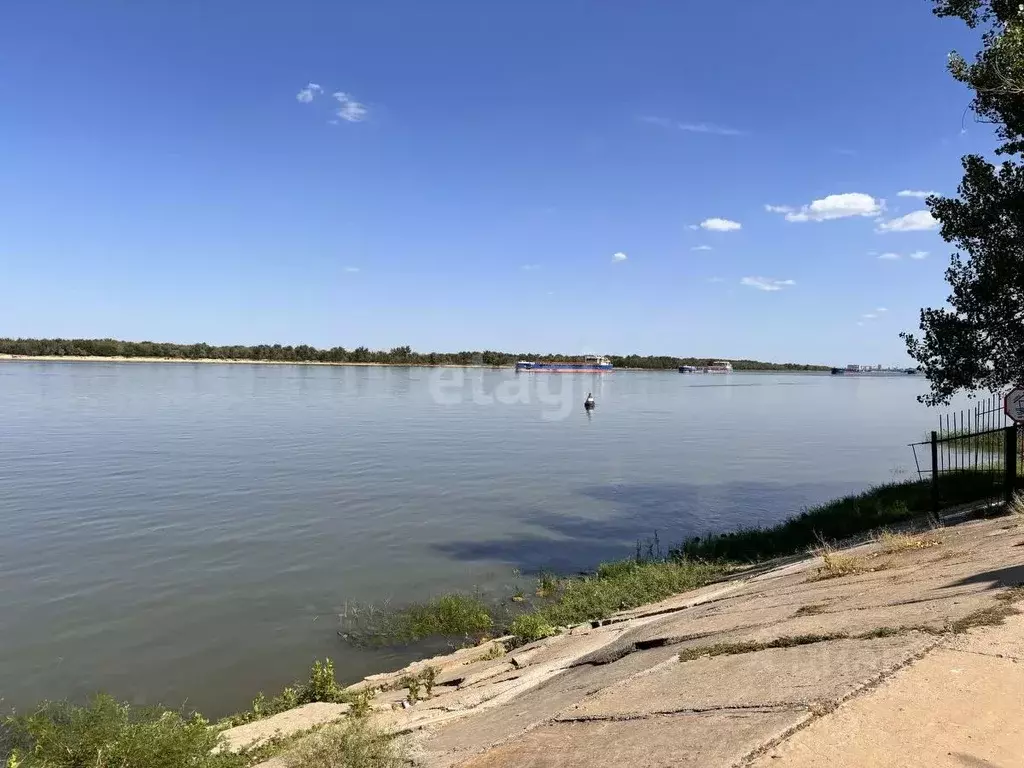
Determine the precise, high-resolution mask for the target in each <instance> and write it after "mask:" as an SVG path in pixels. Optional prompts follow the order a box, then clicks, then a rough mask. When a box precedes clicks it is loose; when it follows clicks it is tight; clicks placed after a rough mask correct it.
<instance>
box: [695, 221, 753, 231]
mask: <svg viewBox="0 0 1024 768" xmlns="http://www.w3.org/2000/svg"><path fill="white" fill-rule="evenodd" d="M700 227H701V229H707V230H709V231H711V232H735V231H736V230H737V229H742V228H743V225H742V224H740V223H739V222H738V221H731V220H730V219H719V218H711V219H704V221H702V222H701V223H700Z"/></svg>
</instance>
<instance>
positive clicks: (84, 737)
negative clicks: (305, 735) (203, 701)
mask: <svg viewBox="0 0 1024 768" xmlns="http://www.w3.org/2000/svg"><path fill="white" fill-rule="evenodd" d="M3 730H4V736H5V738H4V742H5V744H4V745H0V760H3V761H4V765H6V766H8V767H9V768H126V767H128V768H181V767H182V766H190V768H238V767H240V766H242V765H243V758H241V757H239V756H238V755H232V754H228V753H216V754H214V753H213V751H212V750H213V749H214V748H215V747H216V746H217V743H218V740H219V736H218V734H217V733H216V731H214V730H212V729H210V727H209V723H207V721H206V720H204V719H203V718H202V717H201V716H200V715H198V714H195V715H190V716H187V715H183V714H180V713H178V712H172V711H168V710H165V709H160V708H140V707H131V706H129V705H128V704H123V703H121V702H119V701H117V700H115V699H114V698H113V697H111V696H107V695H98V696H95V697H94V698H92V699H91V700H90V701H89V702H88V703H87V704H86V705H85V706H75V705H73V704H69V703H66V702H62V703H49V702H48V703H45V704H43V705H42V706H40V707H39V708H38V709H37V710H36V711H35V712H33V713H32V714H29V715H23V716H18V717H10V718H8V719H7V720H6V722H5V724H4V728H3Z"/></svg>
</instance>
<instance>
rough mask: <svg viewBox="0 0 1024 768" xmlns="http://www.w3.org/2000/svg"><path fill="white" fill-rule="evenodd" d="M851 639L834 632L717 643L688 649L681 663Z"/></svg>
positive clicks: (683, 652)
mask: <svg viewBox="0 0 1024 768" xmlns="http://www.w3.org/2000/svg"><path fill="white" fill-rule="evenodd" d="M848 638H849V635H847V634H846V633H845V632H833V633H829V634H825V635H814V634H811V635H794V636H792V637H778V638H776V639H774V640H769V641H768V642H764V643H757V642H741V643H715V644H713V645H701V646H696V647H694V648H687V649H686V650H685V651H682V652H681V653H680V654H679V660H680V661H696V660H697V659H702V658H704V657H713V656H735V655H738V654H741V653H757V652H758V651H767V650H770V649H772V648H795V647H797V646H800V645H813V644H815V643H826V642H828V641H830V640H846V639H848Z"/></svg>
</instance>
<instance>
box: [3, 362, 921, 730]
mask: <svg viewBox="0 0 1024 768" xmlns="http://www.w3.org/2000/svg"><path fill="white" fill-rule="evenodd" d="M924 388H925V382H924V381H923V380H922V379H919V378H917V377H906V378H876V379H870V378H844V377H831V376H827V375H826V376H820V375H767V374H733V375H731V376H704V375H696V376H692V375H691V376H683V375H679V374H677V373H670V372H665V373H662V372H657V373H636V372H628V371H618V372H615V373H613V374H610V375H605V376H594V375H580V376H552V375H543V374H537V375H522V376H520V377H519V378H516V375H515V374H514V373H511V372H508V371H491V370H463V369H445V370H431V369H422V368H412V369H406V368H373V367H367V368H354V367H348V368H340V367H319V366H276V365H275V366H270V365H208V364H196V365H193V364H183V363H182V364H142V363H130V364H118V363H88V362H75V363H31V362H7V363H0V697H2V698H3V701H2V702H0V707H2V708H9V707H10V706H18V707H25V706H28V705H30V704H31V703H33V702H34V701H36V700H37V699H39V698H44V697H46V698H60V697H65V696H81V695H83V694H85V693H88V692H91V691H94V690H99V689H102V690H108V691H111V692H113V693H115V694H116V695H118V696H120V697H122V698H125V699H128V700H133V701H137V702H140V703H141V702H146V703H154V702H158V701H159V702H162V703H165V704H172V705H178V704H180V703H182V701H184V700H186V699H187V702H188V704H190V705H192V706H196V707H199V708H201V709H203V710H204V711H206V712H208V713H209V714H212V715H219V714H223V713H225V712H227V711H232V710H235V709H238V708H241V707H242V706H244V705H245V703H246V701H247V700H248V699H249V698H251V696H252V695H253V694H254V693H255V692H256V691H258V690H260V689H264V690H267V691H272V690H274V689H277V688H279V687H281V686H282V685H283V684H285V683H287V682H288V681H289V680H291V679H293V678H295V677H296V676H299V675H302V674H304V672H305V670H306V668H307V667H308V664H309V662H310V661H311V660H312V658H313V657H315V656H318V655H319V656H321V657H322V656H324V655H328V654H329V655H331V656H332V657H333V658H334V659H335V663H336V666H337V668H338V671H339V677H343V678H346V679H355V678H358V677H361V676H363V675H364V674H368V673H370V672H373V671H379V668H380V667H381V666H384V665H387V664H390V663H396V662H397V661H398V660H399V659H398V658H397V657H394V656H392V655H391V654H393V653H394V652H388V653H385V652H379V651H378V652H371V651H365V650H354V649H352V648H350V647H348V646H346V645H344V644H342V643H341V641H339V639H338V638H337V637H336V629H337V616H338V613H339V612H340V611H342V610H343V609H344V607H345V605H346V602H348V601H360V602H367V601H374V602H381V601H385V600H389V599H390V600H392V601H401V600H405V599H410V598H418V597H426V596H429V595H431V594H433V593H436V592H438V591H440V590H443V589H446V588H453V587H465V586H472V585H480V586H483V587H488V588H493V589H500V588H501V585H503V584H507V583H508V582H509V580H510V579H511V578H512V577H511V574H512V572H513V569H517V568H518V569H521V570H523V571H524V572H528V571H530V570H531V569H537V568H542V567H548V568H556V569H560V570H575V569H580V568H587V567H590V566H593V565H594V564H596V563H597V562H598V561H599V560H600V559H602V558H610V557H617V556H623V555H628V554H629V553H630V552H631V548H632V545H633V542H635V540H636V539H637V537H647V536H650V535H651V534H652V533H653V532H654V531H655V530H657V531H658V533H659V535H660V537H661V539H662V540H663V541H665V540H669V541H671V540H673V539H679V538H681V537H683V536H686V535H694V534H698V533H705V532H708V531H714V530H720V529H727V528H732V527H736V526H739V525H751V524H761V523H771V522H774V521H777V520H779V519H780V518H783V517H785V516H788V515H789V514H791V513H793V512H795V511H797V510H798V509H799V508H800V507H801V506H803V505H807V504H813V503H817V502H821V501H825V500H827V499H830V498H832V497H834V496H837V495H840V494H843V493H846V492H849V491H854V490H859V489H861V488H863V487H864V486H865V485H867V484H870V483H874V482H879V481H886V480H891V479H893V477H894V474H895V475H896V476H900V473H901V472H904V471H907V470H910V469H912V468H913V457H912V455H911V453H910V450H909V449H908V448H907V447H906V444H907V443H908V442H910V441H912V440H916V439H919V438H920V437H921V435H922V434H923V432H924V430H925V429H926V428H930V427H931V426H932V424H933V423H934V418H935V414H934V413H932V412H930V411H928V410H927V409H925V408H924V407H923V406H920V405H918V404H917V403H916V402H915V396H916V395H917V394H919V393H921V392H922V391H924ZM587 391H593V393H594V395H595V397H596V398H597V401H598V407H597V409H596V411H595V412H594V413H592V414H590V415H588V414H587V413H585V412H584V410H583V408H582V398H583V396H584V395H585V394H586V392H587Z"/></svg>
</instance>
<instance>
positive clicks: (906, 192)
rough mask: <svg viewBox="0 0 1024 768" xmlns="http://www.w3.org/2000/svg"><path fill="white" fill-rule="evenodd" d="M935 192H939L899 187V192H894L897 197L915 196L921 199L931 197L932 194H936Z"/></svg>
mask: <svg viewBox="0 0 1024 768" xmlns="http://www.w3.org/2000/svg"><path fill="white" fill-rule="evenodd" d="M937 194H939V193H938V192H931V191H929V190H924V189H901V190H900V191H899V192H897V193H896V196H897V197H916V198H919V199H921V200H924V199H925V198H926V197H931V196H932V195H937Z"/></svg>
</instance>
